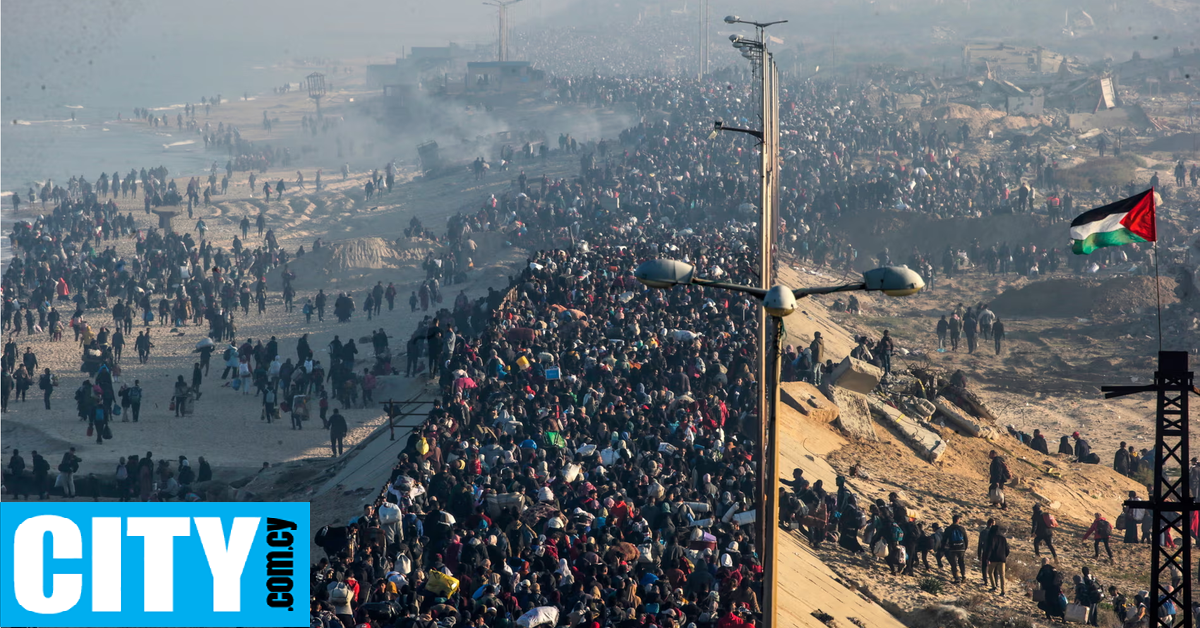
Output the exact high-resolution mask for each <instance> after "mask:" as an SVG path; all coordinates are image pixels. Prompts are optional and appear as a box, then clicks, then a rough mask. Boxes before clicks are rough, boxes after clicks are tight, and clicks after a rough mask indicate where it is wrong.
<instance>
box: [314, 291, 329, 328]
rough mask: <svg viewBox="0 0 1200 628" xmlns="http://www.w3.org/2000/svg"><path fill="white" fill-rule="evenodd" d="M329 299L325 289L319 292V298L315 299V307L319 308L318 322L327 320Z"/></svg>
mask: <svg viewBox="0 0 1200 628" xmlns="http://www.w3.org/2000/svg"><path fill="white" fill-rule="evenodd" d="M328 299H329V297H327V296H325V290H324V289H321V290H317V296H316V297H314V298H313V305H315V306H316V307H317V322H321V321H324V320H325V302H326V301H327V300H328Z"/></svg>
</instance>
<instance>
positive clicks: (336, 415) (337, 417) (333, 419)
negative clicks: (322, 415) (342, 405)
mask: <svg viewBox="0 0 1200 628" xmlns="http://www.w3.org/2000/svg"><path fill="white" fill-rule="evenodd" d="M349 431H350V428H349V427H348V426H347V425H346V417H344V416H342V413H341V412H340V411H339V410H336V409H335V410H334V411H333V414H332V415H330V417H329V447H330V449H332V450H333V457H334V458H336V457H338V456H340V455H342V453H343V446H342V441H343V440H344V439H345V438H346V433H347V432H349Z"/></svg>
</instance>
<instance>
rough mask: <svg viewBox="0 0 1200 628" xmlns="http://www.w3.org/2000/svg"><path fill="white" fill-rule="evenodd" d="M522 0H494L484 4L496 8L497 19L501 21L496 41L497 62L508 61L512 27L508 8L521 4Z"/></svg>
mask: <svg viewBox="0 0 1200 628" xmlns="http://www.w3.org/2000/svg"><path fill="white" fill-rule="evenodd" d="M520 1H521V0H507V1H505V0H492V1H491V2H484V4H486V5H488V6H492V7H496V13H497V17H498V19H499V22H500V23H499V33H498V37H497V41H496V60H497V61H508V37H509V34H510V33H511V27H510V26H509V23H508V7H510V6H512V5H514V4H516V3H518V2H520Z"/></svg>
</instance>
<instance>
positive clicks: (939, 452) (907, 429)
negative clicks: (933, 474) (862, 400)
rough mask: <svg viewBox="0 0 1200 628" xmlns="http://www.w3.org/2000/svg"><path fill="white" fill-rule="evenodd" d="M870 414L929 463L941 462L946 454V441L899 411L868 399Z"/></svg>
mask: <svg viewBox="0 0 1200 628" xmlns="http://www.w3.org/2000/svg"><path fill="white" fill-rule="evenodd" d="M869 403H870V408H871V414H872V415H873V416H874V417H875V418H876V419H877V420H879V422H881V423H883V424H884V425H886V426H888V427H890V428H892V429H893V430H896V432H897V433H898V434H900V437H901V439H903V440H904V442H905V443H906V444H907V445H908V446H909V447H912V449H913V451H915V452H917V455H918V456H921V457H922V458H924V459H925V460H927V461H929V462H937V461H938V460H941V458H942V456H943V455H945V453H946V449H947V447H946V441H944V440H942V437H941V436H939V435H938V434H937V433H936V432H933V431H932V430H929V429H926V428H924V427H921V424H920V423H917V422H916V421H915V420H913V419H912V418H910V417H908V416H906V415H905V414H904V413H903V412H901V411H900V410H898V409H896V408H893V407H891V406H889V405H887V404H885V403H881V402H880V401H878V400H876V399H870V401H869Z"/></svg>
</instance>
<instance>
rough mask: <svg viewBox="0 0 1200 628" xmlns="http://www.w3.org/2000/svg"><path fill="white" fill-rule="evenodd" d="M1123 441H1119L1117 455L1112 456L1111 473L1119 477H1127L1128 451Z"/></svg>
mask: <svg viewBox="0 0 1200 628" xmlns="http://www.w3.org/2000/svg"><path fill="white" fill-rule="evenodd" d="M1126 447H1128V445H1126V444H1125V441H1121V446H1120V447H1118V448H1117V453H1116V454H1114V455H1113V471H1116V472H1117V473H1120V474H1121V475H1129V450H1128V449H1126Z"/></svg>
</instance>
